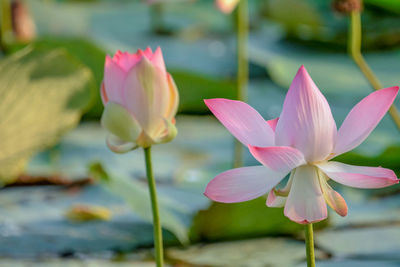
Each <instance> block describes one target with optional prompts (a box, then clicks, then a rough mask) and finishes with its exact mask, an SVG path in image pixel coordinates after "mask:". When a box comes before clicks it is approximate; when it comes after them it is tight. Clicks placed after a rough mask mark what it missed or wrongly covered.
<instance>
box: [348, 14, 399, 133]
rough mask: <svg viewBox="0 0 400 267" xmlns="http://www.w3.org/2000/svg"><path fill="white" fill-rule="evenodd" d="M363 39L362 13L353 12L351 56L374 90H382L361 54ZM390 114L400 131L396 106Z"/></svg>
mask: <svg viewBox="0 0 400 267" xmlns="http://www.w3.org/2000/svg"><path fill="white" fill-rule="evenodd" d="M361 38H362V32H361V16H360V12H359V11H352V12H351V15H350V30H349V38H348V51H349V54H350V56H351V57H352V58H353V60H354V62H355V63H356V64H357V66H358V67H359V68H360V70H361V72H362V73H363V74H364V76H365V78H366V79H367V80H368V82H369V83H370V84H371V86H372V88H374V89H375V90H379V89H382V88H383V86H382V84H381V82H380V81H379V80H378V78H377V77H376V76H375V74H374V72H373V71H372V70H371V68H370V67H369V66H368V64H367V62H366V61H365V59H364V57H363V55H362V54H361ZM389 114H390V116H391V117H392V120H393V122H394V123H395V124H396V126H397V128H398V129H399V130H400V114H399V111H398V109H397V108H396V107H395V106H394V105H392V106H391V107H390V109H389Z"/></svg>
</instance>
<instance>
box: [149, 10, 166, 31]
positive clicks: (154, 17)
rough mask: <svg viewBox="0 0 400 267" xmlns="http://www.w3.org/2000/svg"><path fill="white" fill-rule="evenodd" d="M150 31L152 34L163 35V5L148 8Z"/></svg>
mask: <svg viewBox="0 0 400 267" xmlns="http://www.w3.org/2000/svg"><path fill="white" fill-rule="evenodd" d="M150 16H151V17H150V19H151V29H152V31H153V32H154V33H164V31H165V28H164V8H163V3H155V4H152V5H151V6H150Z"/></svg>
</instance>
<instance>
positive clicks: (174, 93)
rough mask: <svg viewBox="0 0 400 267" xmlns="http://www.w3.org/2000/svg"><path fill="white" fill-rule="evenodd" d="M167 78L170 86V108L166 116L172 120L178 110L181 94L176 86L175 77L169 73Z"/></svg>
mask: <svg viewBox="0 0 400 267" xmlns="http://www.w3.org/2000/svg"><path fill="white" fill-rule="evenodd" d="M167 80H168V87H169V103H168V108H167V111H166V113H165V117H166V118H167V119H170V120H172V119H173V118H174V117H175V115H176V112H177V111H178V104H179V94H178V88H177V87H176V84H175V82H174V79H173V78H172V76H171V74H169V73H167Z"/></svg>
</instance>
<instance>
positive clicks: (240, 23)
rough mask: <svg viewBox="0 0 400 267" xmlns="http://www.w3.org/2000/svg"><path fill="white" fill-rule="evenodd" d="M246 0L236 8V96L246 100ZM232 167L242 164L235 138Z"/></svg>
mask: <svg viewBox="0 0 400 267" xmlns="http://www.w3.org/2000/svg"><path fill="white" fill-rule="evenodd" d="M247 1H248V0H240V1H239V4H238V10H237V98H238V100H241V101H247V84H248V81H249V59H248V53H247V42H248V38H249V10H248V9H249V8H248V2H247ZM233 165H234V167H236V168H237V167H240V166H242V165H243V145H242V144H241V143H240V142H239V141H237V140H235V152H234V163H233Z"/></svg>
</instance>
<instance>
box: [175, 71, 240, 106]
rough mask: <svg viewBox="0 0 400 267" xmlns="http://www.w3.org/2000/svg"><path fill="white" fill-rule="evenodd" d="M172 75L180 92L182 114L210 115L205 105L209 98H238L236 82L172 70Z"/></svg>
mask: <svg viewBox="0 0 400 267" xmlns="http://www.w3.org/2000/svg"><path fill="white" fill-rule="evenodd" d="M170 73H171V75H172V77H173V78H174V80H175V83H176V85H177V87H178V90H179V97H180V102H179V112H181V113H190V114H204V113H208V112H209V110H208V108H207V107H206V105H205V104H204V99H207V98H216V97H222V98H230V99H235V98H236V86H235V82H232V81H228V80H223V79H216V78H212V77H208V76H202V75H199V74H196V73H191V72H187V71H180V70H172V71H170Z"/></svg>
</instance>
